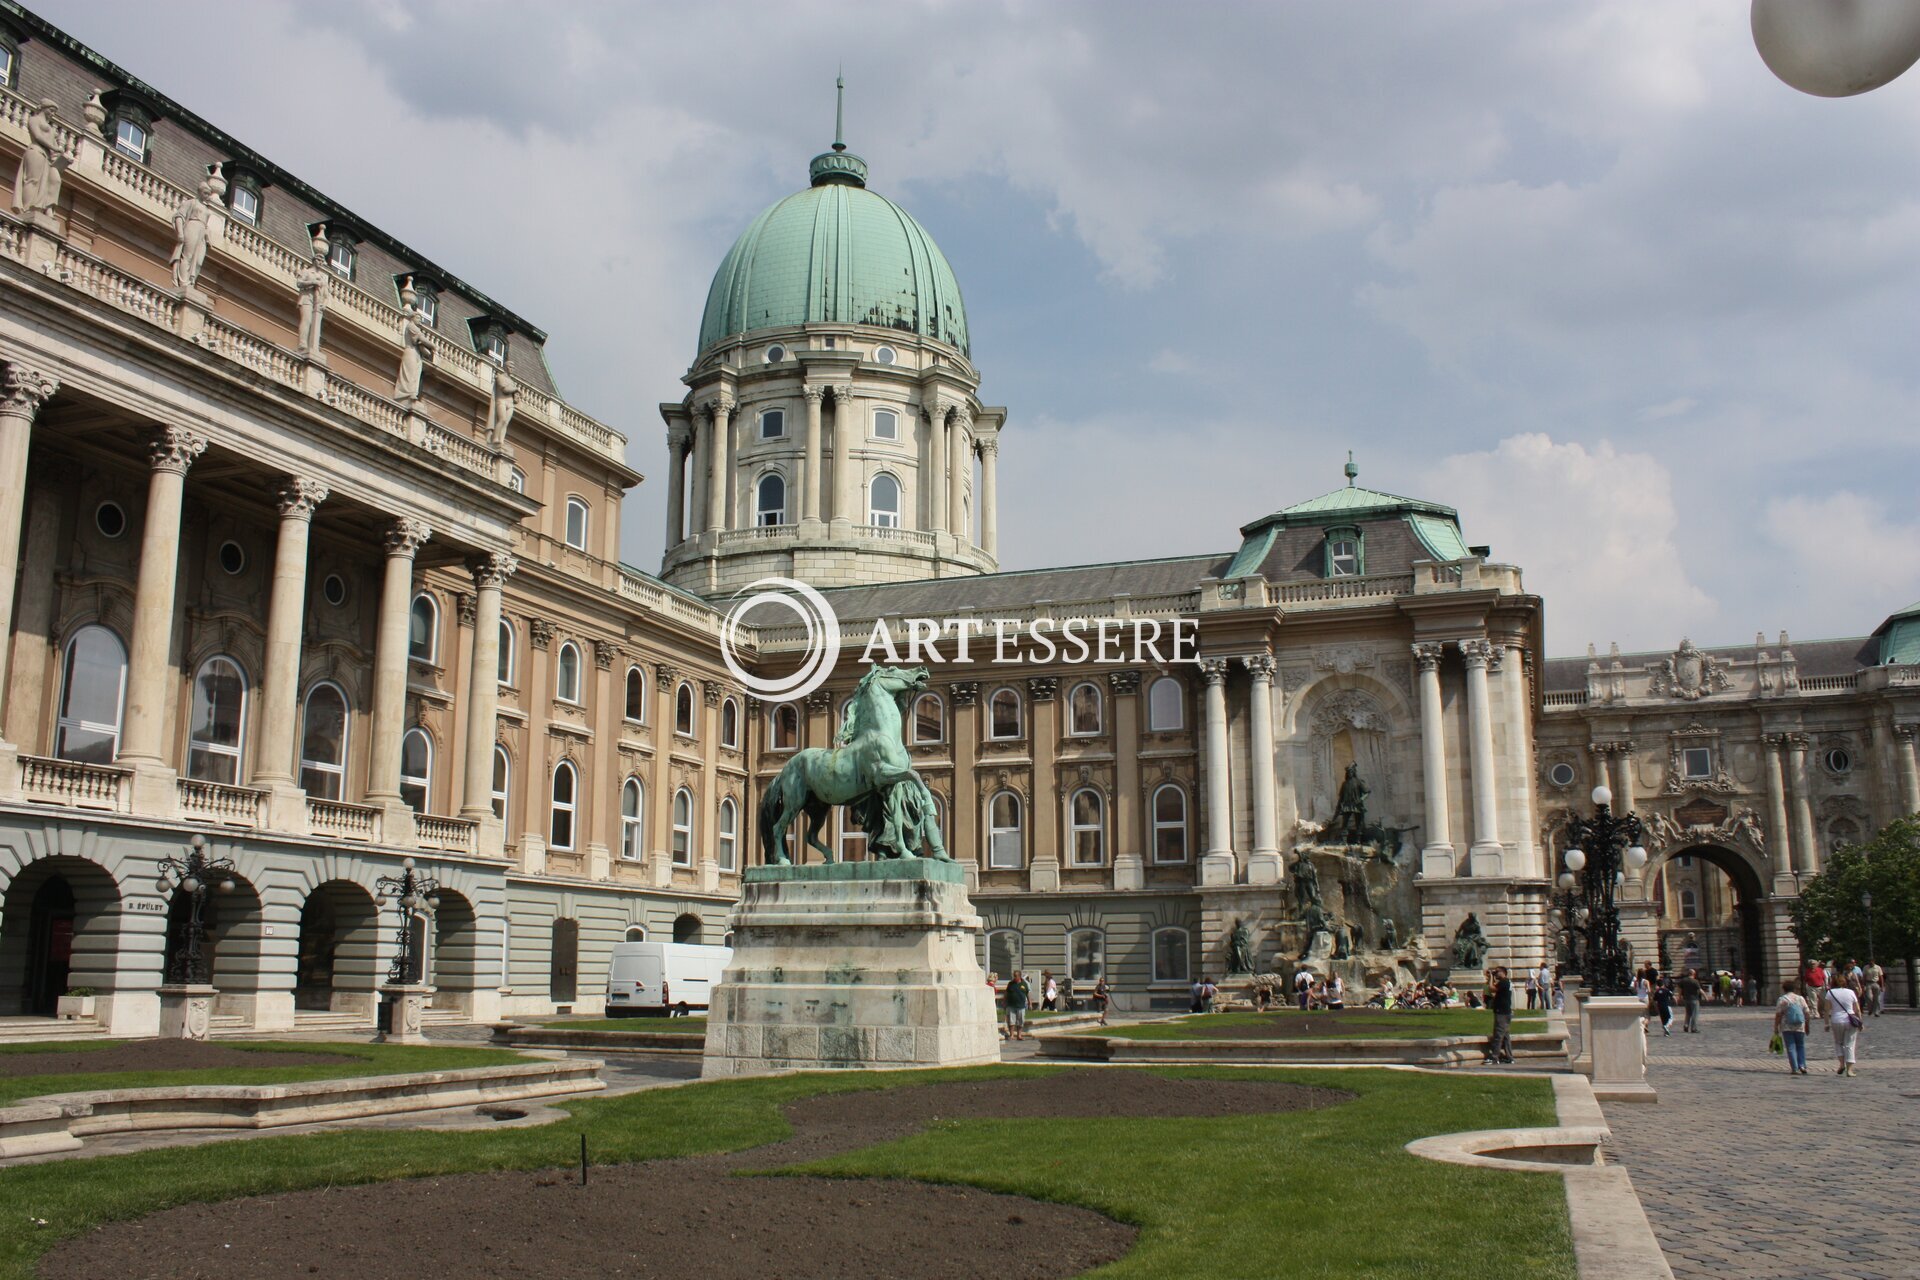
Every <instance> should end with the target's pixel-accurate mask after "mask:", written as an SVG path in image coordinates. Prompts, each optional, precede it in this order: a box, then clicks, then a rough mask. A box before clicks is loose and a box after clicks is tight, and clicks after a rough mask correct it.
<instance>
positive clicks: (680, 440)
mask: <svg viewBox="0 0 1920 1280" xmlns="http://www.w3.org/2000/svg"><path fill="white" fill-rule="evenodd" d="M692 447H693V427H692V426H691V425H690V424H688V423H685V422H675V423H673V424H671V425H670V426H668V427H667V448H669V449H677V450H680V451H682V452H685V451H686V450H688V449H691V448H692Z"/></svg>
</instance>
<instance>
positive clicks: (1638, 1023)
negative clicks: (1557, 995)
mask: <svg viewBox="0 0 1920 1280" xmlns="http://www.w3.org/2000/svg"><path fill="white" fill-rule="evenodd" d="M1580 1014H1581V1017H1582V1019H1583V1021H1584V1023H1585V1027H1584V1029H1585V1030H1587V1031H1588V1032H1590V1034H1591V1039H1590V1041H1589V1044H1590V1045H1591V1047H1590V1048H1588V1049H1587V1051H1586V1053H1585V1055H1584V1056H1585V1057H1587V1058H1588V1059H1589V1060H1590V1065H1589V1066H1588V1068H1587V1074H1588V1075H1589V1076H1590V1077H1591V1078H1592V1080H1593V1096H1594V1097H1596V1098H1598V1099H1600V1101H1602V1102H1658V1101H1659V1100H1660V1095H1659V1094H1657V1093H1656V1092H1654V1088H1653V1086H1652V1085H1650V1084H1648V1083H1647V1026H1646V1014H1647V1004H1646V1001H1644V1000H1642V999H1640V998H1639V997H1638V996H1594V997H1592V998H1590V999H1588V1000H1586V1001H1585V1002H1583V1003H1582V1004H1581V1006H1580Z"/></svg>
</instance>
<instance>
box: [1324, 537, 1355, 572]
mask: <svg viewBox="0 0 1920 1280" xmlns="http://www.w3.org/2000/svg"><path fill="white" fill-rule="evenodd" d="M1327 565H1328V576H1329V577H1333V578H1350V577H1353V576H1354V575H1355V574H1357V573H1359V572H1360V544H1359V543H1357V542H1355V541H1354V540H1353V539H1352V538H1336V539H1335V540H1333V541H1332V542H1329V543H1328V544H1327Z"/></svg>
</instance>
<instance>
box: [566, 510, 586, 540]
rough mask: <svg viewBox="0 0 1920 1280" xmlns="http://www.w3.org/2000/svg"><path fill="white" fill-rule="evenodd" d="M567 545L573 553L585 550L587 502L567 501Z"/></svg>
mask: <svg viewBox="0 0 1920 1280" xmlns="http://www.w3.org/2000/svg"><path fill="white" fill-rule="evenodd" d="M567 545H568V546H570V547H572V548H573V549H574V550H575V551H585V550H586V549H587V500H586V499H585V498H568V499H567Z"/></svg>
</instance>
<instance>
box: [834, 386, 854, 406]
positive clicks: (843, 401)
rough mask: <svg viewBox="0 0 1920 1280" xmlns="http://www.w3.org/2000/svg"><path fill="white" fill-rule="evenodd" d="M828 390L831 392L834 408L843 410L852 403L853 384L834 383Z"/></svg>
mask: <svg viewBox="0 0 1920 1280" xmlns="http://www.w3.org/2000/svg"><path fill="white" fill-rule="evenodd" d="M830 390H832V392H833V405H834V408H836V409H838V408H843V407H845V406H847V405H850V404H852V403H853V384H852V383H851V382H836V383H834V384H833V386H832V387H831V388H830Z"/></svg>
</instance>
